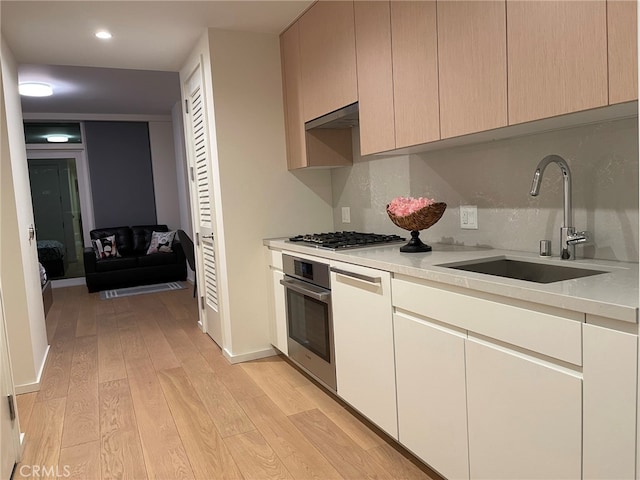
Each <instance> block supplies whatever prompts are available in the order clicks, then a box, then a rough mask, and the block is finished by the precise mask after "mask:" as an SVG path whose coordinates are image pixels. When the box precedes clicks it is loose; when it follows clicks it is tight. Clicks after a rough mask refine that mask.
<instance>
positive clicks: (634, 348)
mask: <svg viewBox="0 0 640 480" xmlns="http://www.w3.org/2000/svg"><path fill="white" fill-rule="evenodd" d="M590 320H591V318H590V316H587V321H590ZM583 342H584V367H583V375H584V402H583V408H584V420H583V421H584V424H583V429H584V441H583V462H582V465H583V476H584V478H586V479H587V478H588V479H602V480H605V479H612V478H634V475H635V468H636V465H635V463H636V428H637V426H636V415H637V413H636V408H637V404H636V385H637V378H638V366H637V365H638V364H637V358H638V335H636V334H632V333H626V332H620V331H616V330H612V329H609V328H603V327H600V326H597V325H589V324H585V325H584V328H583Z"/></svg>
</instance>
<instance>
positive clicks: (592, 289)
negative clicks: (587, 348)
mask: <svg viewBox="0 0 640 480" xmlns="http://www.w3.org/2000/svg"><path fill="white" fill-rule="evenodd" d="M263 244H264V245H265V246H266V247H269V248H271V249H276V250H285V251H288V252H293V253H300V254H304V255H310V256H313V257H320V258H323V259H326V260H335V261H340V262H345V263H351V264H355V265H360V266H363V267H370V268H375V269H378V270H384V271H388V272H391V273H394V274H398V275H406V276H409V277H415V278H421V279H425V280H430V281H433V282H437V283H442V284H445V285H453V286H456V287H462V288H466V289H470V290H477V291H480V292H484V293H489V294H494V295H499V296H503V297H508V298H515V299H518V300H523V301H528V302H531V303H538V304H544V305H549V306H554V307H557V308H562V309H566V310H572V311H577V312H581V313H586V314H591V315H597V316H600V317H607V318H612V319H615V320H621V321H623V322H628V323H637V322H638V264H637V263H627V262H615V261H608V260H595V259H578V260H575V261H573V262H572V266H576V267H578V266H581V267H584V268H588V267H589V266H591V267H595V268H600V269H606V270H609V273H608V274H606V275H607V277H606V279H605V278H604V277H602V276H599V275H596V276H593V277H585V278H580V279H574V280H566V281H563V282H554V283H550V284H538V283H533V282H526V281H522V280H514V279H509V278H502V277H493V276H490V275H485V274H479V273H473V272H466V271H462V270H453V269H449V268H447V267H442V266H439V265H442V264H447V263H455V262H465V261H470V260H477V259H480V258H491V257H505V256H506V257H510V258H514V257H517V258H519V259H523V260H529V261H538V262H544V261H549V262H561V260H559V259H558V258H557V257H555V258H550V259H540V257H539V256H538V255H536V254H533V253H530V252H521V251H513V250H497V249H489V248H479V247H465V246H456V245H445V244H433V245H432V246H433V249H434V250H433V251H432V252H429V253H419V254H411V253H400V251H399V245H398V244H394V245H384V246H374V247H366V248H356V249H347V250H340V251H332V250H325V249H320V248H313V247H309V246H307V245H297V244H295V243H292V242H288V241H287V239H284V238H272V239H265V240H264V241H263ZM603 279H604V280H605V281H604V282H602V280H603Z"/></svg>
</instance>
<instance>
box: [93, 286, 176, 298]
mask: <svg viewBox="0 0 640 480" xmlns="http://www.w3.org/2000/svg"><path fill="white" fill-rule="evenodd" d="M183 288H187V283H186V282H167V283H157V284H155V285H140V286H139V287H129V288H116V289H114V290H103V291H101V292H100V298H101V299H102V300H109V299H110V298H120V297H130V296H132V295H144V294H145V293H158V292H166V291H169V290H181V289H183Z"/></svg>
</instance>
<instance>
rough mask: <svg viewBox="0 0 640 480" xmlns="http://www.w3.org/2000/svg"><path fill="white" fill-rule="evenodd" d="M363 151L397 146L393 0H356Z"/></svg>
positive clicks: (359, 100)
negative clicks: (392, 32)
mask: <svg viewBox="0 0 640 480" xmlns="http://www.w3.org/2000/svg"><path fill="white" fill-rule="evenodd" d="M355 20H356V54H357V55H356V61H357V66H358V103H359V106H360V153H361V154H362V155H368V154H370V153H377V152H383V151H385V150H393V149H394V148H395V147H396V136H395V121H394V113H393V71H392V67H391V10H390V6H389V2H388V1H386V2H380V1H358V2H355Z"/></svg>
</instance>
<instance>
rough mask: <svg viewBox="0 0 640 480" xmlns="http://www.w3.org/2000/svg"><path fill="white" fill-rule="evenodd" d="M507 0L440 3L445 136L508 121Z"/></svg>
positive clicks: (480, 129)
mask: <svg viewBox="0 0 640 480" xmlns="http://www.w3.org/2000/svg"><path fill="white" fill-rule="evenodd" d="M506 28H507V24H506V8H505V2H504V1H493V0H491V1H456V2H452V1H441V0H439V1H438V66H439V76H440V80H439V84H440V129H441V132H442V134H441V136H442V138H449V137H455V136H458V135H464V134H467V133H474V132H480V131H483V130H491V129H493V128H499V127H504V126H506V125H507V37H506Z"/></svg>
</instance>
